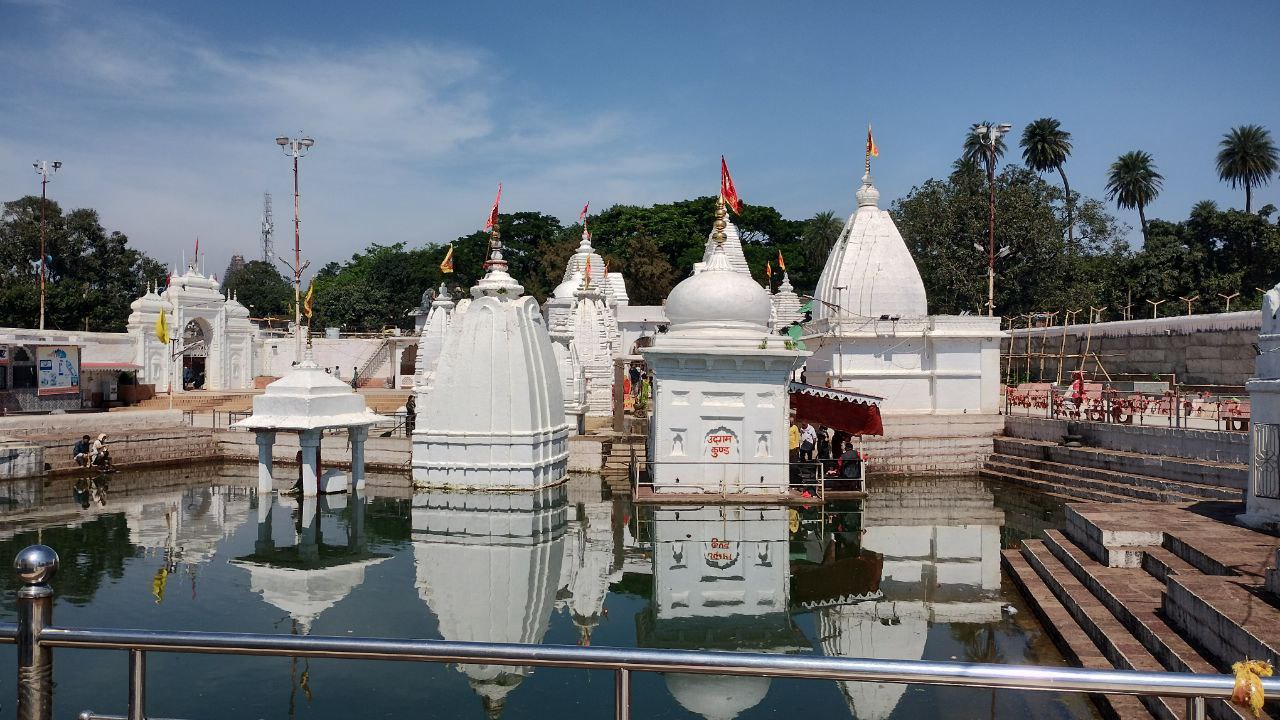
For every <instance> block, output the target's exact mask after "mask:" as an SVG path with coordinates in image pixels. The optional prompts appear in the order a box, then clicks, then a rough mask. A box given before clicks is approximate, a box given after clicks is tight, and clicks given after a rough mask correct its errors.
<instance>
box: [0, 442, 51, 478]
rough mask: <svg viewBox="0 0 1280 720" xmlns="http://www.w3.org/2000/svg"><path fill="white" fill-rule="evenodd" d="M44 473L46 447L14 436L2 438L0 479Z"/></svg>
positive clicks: (0, 444) (0, 445) (27, 476)
mask: <svg viewBox="0 0 1280 720" xmlns="http://www.w3.org/2000/svg"><path fill="white" fill-rule="evenodd" d="M43 474H44V447H42V446H40V445H37V444H35V443H31V442H24V441H22V440H16V439H13V438H0V480H17V479H18V478H29V477H36V476H38V475H43Z"/></svg>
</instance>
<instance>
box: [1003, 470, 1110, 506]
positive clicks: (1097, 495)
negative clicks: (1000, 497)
mask: <svg viewBox="0 0 1280 720" xmlns="http://www.w3.org/2000/svg"><path fill="white" fill-rule="evenodd" d="M978 475H979V476H980V477H983V478H988V479H991V480H1002V481H1004V482H1007V483H1011V484H1014V485H1022V486H1024V487H1029V488H1032V489H1033V490H1039V491H1040V492H1044V493H1052V494H1055V495H1060V496H1063V495H1065V496H1066V497H1067V498H1068V499H1069V500H1070V501H1076V500H1088V501H1091V502H1102V503H1127V502H1133V498H1131V497H1129V496H1126V495H1120V494H1117V493H1110V492H1103V491H1100V490H1089V489H1087V488H1079V487H1063V486H1062V485H1060V484H1058V483H1051V482H1045V481H1043V480H1035V479H1032V478H1027V477H1023V476H1021V475H1014V474H1012V473H1006V472H1000V471H999V470H992V469H988V468H983V469H982V470H980V471H978Z"/></svg>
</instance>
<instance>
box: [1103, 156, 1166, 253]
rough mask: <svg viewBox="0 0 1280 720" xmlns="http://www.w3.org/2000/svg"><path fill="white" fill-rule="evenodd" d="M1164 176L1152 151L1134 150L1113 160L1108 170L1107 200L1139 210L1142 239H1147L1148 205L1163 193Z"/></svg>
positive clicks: (1117, 205) (1122, 206) (1144, 240)
mask: <svg viewBox="0 0 1280 720" xmlns="http://www.w3.org/2000/svg"><path fill="white" fill-rule="evenodd" d="M1163 182H1164V176H1163V175H1161V174H1160V173H1158V172H1156V166H1155V163H1154V162H1153V161H1152V158H1151V154H1150V153H1148V152H1146V151H1143V150H1131V151H1129V152H1127V153H1125V154H1123V155H1121V156H1120V157H1118V158H1116V161H1115V162H1113V163H1111V170H1110V171H1109V172H1108V173H1107V199H1108V200H1115V201H1116V207H1119V208H1125V209H1127V210H1132V209H1134V208H1137V209H1138V219H1139V220H1141V221H1142V240H1143V242H1146V240H1147V213H1146V207H1147V206H1148V205H1150V204H1151V201H1152V200H1155V199H1156V196H1157V195H1159V194H1160V185H1161V183H1163Z"/></svg>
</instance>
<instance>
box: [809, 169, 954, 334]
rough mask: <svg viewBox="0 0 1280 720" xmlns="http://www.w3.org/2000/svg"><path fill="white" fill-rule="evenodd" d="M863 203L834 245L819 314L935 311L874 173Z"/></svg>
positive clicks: (866, 179) (861, 194) (865, 183)
mask: <svg viewBox="0 0 1280 720" xmlns="http://www.w3.org/2000/svg"><path fill="white" fill-rule="evenodd" d="M857 198H858V209H857V211H856V212H854V214H853V215H851V216H850V217H849V221H848V222H847V223H846V224H845V226H844V230H842V231H841V233H840V238H839V239H838V240H837V241H836V244H835V245H834V246H833V247H832V248H831V254H830V255H828V256H827V262H826V265H824V266H823V268H822V276H821V277H820V278H819V279H818V287H817V290H815V291H814V296H815V297H817V298H818V299H819V300H821V302H819V303H816V304H815V307H814V318H815V319H820V318H828V317H833V316H834V315H835V314H836V313H837V310H836V309H835V308H842V309H843V312H842V313H841V314H843V315H844V316H845V317H850V316H852V317H879V316H881V315H890V316H897V317H917V318H918V317H924V316H926V315H928V314H929V311H928V299H927V297H926V295H925V289H924V281H923V280H922V279H921V277H920V270H919V268H917V267H916V261H915V259H914V258H912V257H911V251H910V250H908V249H907V243H906V241H904V240H903V239H902V234H901V233H899V232H898V227H897V225H895V224H894V222H893V218H892V217H891V216H890V215H889V212H888V211H887V210H881V209H880V208H879V206H878V203H879V201H880V191H879V190H877V189H876V188H875V186H874V185H873V184H872V183H871V174H870V173H867V174H866V175H864V176H863V178H862V187H861V188H860V189H859V190H858V192H857Z"/></svg>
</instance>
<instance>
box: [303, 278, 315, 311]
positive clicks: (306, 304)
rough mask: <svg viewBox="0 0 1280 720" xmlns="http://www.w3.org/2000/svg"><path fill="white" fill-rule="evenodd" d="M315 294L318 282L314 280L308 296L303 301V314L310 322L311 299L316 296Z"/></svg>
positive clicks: (309, 286)
mask: <svg viewBox="0 0 1280 720" xmlns="http://www.w3.org/2000/svg"><path fill="white" fill-rule="evenodd" d="M315 293H316V282H315V281H314V280H312V281H311V284H310V285H308V286H307V296H306V297H305V298H303V300H302V314H303V315H306V316H307V319H308V320H310V319H311V298H312V297H314V296H315Z"/></svg>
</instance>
